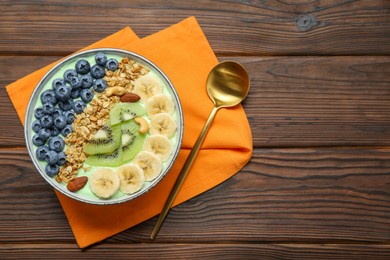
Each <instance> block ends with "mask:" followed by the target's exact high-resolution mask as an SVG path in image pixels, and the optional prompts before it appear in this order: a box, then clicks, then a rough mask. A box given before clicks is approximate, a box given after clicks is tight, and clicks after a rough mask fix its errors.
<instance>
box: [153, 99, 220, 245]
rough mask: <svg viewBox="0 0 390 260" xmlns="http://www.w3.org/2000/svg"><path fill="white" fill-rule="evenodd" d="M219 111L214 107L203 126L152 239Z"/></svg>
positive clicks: (160, 216) (166, 203)
mask: <svg viewBox="0 0 390 260" xmlns="http://www.w3.org/2000/svg"><path fill="white" fill-rule="evenodd" d="M218 109H219V107H216V106H214V108H213V110H212V111H211V113H210V116H209V118H208V119H207V122H206V124H205V125H204V126H203V129H202V131H201V132H200V134H199V137H198V140H196V143H195V145H194V147H193V148H192V150H191V153H190V154H189V155H188V157H187V160H186V162H185V163H184V166H183V168H182V169H181V171H180V173H179V175H178V177H177V179H176V182H175V185H174V186H173V188H172V190H171V193H170V194H169V197H168V199H167V201H166V202H165V205H164V208H163V210H162V212H161V213H160V215H159V217H158V219H157V223H156V225H155V226H154V229H153V231H152V234H151V235H150V239H152V240H153V239H154V238H155V237H156V236H157V233H158V231H159V230H160V228H161V226H162V224H163V222H164V220H165V218H166V217H167V215H168V212H169V209H170V208H171V206H172V203H173V201H174V200H175V198H176V195H177V194H178V193H179V190H180V188H181V186H182V184H183V182H184V180H185V178H186V176H187V173H188V172H189V170H190V168H191V166H192V163H193V162H194V160H195V157H196V155H197V154H198V152H199V149H200V146H201V145H202V143H203V140H204V138H205V137H206V134H207V132H208V130H209V128H210V126H211V123H212V121H213V119H214V117H215V114H216V113H217V111H218Z"/></svg>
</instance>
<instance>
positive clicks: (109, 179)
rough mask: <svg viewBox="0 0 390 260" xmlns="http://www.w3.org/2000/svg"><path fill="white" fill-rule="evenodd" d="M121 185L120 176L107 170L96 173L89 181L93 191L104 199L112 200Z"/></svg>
mask: <svg viewBox="0 0 390 260" xmlns="http://www.w3.org/2000/svg"><path fill="white" fill-rule="evenodd" d="M119 184H120V180H119V177H118V174H116V173H115V172H113V171H112V170H110V169H106V168H100V169H97V170H96V171H94V172H93V173H92V174H91V178H90V181H89V187H90V188H91V191H92V192H93V193H94V194H95V195H96V196H98V197H99V198H102V199H109V198H111V197H112V196H113V195H114V194H115V193H116V192H117V191H118V189H119Z"/></svg>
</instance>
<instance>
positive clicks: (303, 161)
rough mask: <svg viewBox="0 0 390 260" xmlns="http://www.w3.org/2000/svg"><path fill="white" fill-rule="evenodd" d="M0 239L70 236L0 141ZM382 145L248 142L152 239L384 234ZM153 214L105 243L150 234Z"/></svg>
mask: <svg viewBox="0 0 390 260" xmlns="http://www.w3.org/2000/svg"><path fill="white" fill-rule="evenodd" d="M0 168H1V169H2V178H1V181H0V190H1V193H0V243H20V242H21V243H29V242H31V243H46V242H49V241H50V243H62V242H64V243H75V241H74V238H73V235H72V233H71V230H70V227H69V224H68V222H67V220H66V218H65V215H64V213H63V211H62V209H61V206H60V205H59V202H58V200H57V198H56V197H55V195H54V193H53V191H52V190H51V188H50V187H49V185H48V184H46V183H45V182H44V180H43V178H42V177H41V176H40V175H39V174H38V172H37V171H36V170H35V168H34V166H33V165H32V163H31V162H30V159H29V157H28V154H27V152H26V150H25V149H10V148H7V149H0ZM389 169H390V149H384V148H377V149H368V148H361V149H346V148H345V149H342V148H318V149H315V148H312V149H256V150H255V152H254V154H253V158H252V159H251V162H250V163H249V164H248V165H247V166H246V167H245V168H244V169H243V170H242V171H240V173H238V174H236V175H235V176H234V177H232V178H230V179H229V180H228V181H226V182H224V183H223V184H220V185H219V186H217V187H215V188H213V189H211V190H210V191H208V192H206V193H204V194H201V195H199V196H197V197H195V198H193V199H191V200H190V201H188V202H186V203H184V204H181V205H180V206H178V207H176V208H174V209H173V210H172V211H171V213H170V215H169V216H168V218H167V220H166V222H165V223H164V225H163V227H162V229H161V231H160V233H159V235H158V237H157V240H156V241H158V243H165V242H169V243H173V242H174V243H193V242H196V243H210V244H213V243H231V242H232V241H234V242H235V243H263V242H264V243H265V242H266V243H270V242H272V243H286V242H287V241H289V243H293V242H297V243H298V242H299V243H330V244H332V243H385V242H388V241H390V175H389V174H388V171H389ZM155 222H156V217H155V218H153V219H151V220H148V221H145V222H143V223H141V224H140V225H137V226H135V227H133V228H130V229H128V230H126V231H123V232H122V233H120V234H117V235H115V236H113V237H111V238H108V239H107V240H106V241H105V242H104V243H115V244H117V243H119V244H120V243H133V242H137V243H138V242H142V243H147V242H150V241H149V235H150V232H151V230H152V229H153V226H154V224H155Z"/></svg>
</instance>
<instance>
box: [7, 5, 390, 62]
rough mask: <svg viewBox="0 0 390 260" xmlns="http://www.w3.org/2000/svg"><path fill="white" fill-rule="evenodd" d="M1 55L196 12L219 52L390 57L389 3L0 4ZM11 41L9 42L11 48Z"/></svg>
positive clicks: (59, 49) (157, 26) (72, 43)
mask: <svg viewBox="0 0 390 260" xmlns="http://www.w3.org/2000/svg"><path fill="white" fill-rule="evenodd" d="M0 8H1V10H3V11H2V12H1V14H0V35H1V36H2V37H1V38H0V53H3V54H18V55H19V54H29V53H35V54H41V53H48V54H49V53H51V54H53V53H57V54H61V55H63V54H67V53H70V52H73V51H75V50H78V49H80V48H82V47H84V46H86V45H88V44H90V43H92V42H95V41H97V40H99V39H101V38H103V37H106V36H107V35H110V34H112V33H114V32H116V31H118V30H120V29H122V28H124V27H125V26H132V28H133V29H134V31H135V32H136V33H138V34H139V35H140V36H141V37H145V36H147V35H150V34H152V33H155V32H157V31H159V30H162V29H164V28H166V27H168V26H170V25H172V24H175V23H177V22H179V21H181V20H182V19H184V18H186V17H188V16H196V17H197V18H198V20H199V23H200V25H201V26H202V28H203V30H204V32H205V34H206V36H207V37H208V39H209V41H210V43H211V45H212V47H213V48H214V50H215V51H216V52H217V53H218V54H219V55H232V54H234V55H248V54H251V55H380V54H390V41H389V37H390V17H389V15H388V13H389V10H390V3H389V2H388V1H350V0H342V1H337V0H331V1H303V2H302V1H298V2H294V1H251V2H248V1H217V2H216V1H213V2H212V3H211V2H210V1H196V2H194V1H169V2H167V1H148V2H145V1H144V2H142V3H141V4H140V3H139V2H129V1H120V0H116V1H110V2H109V3H108V2H107V1H105V0H96V1H94V2H93V4H92V3H89V2H82V1H73V2H70V1H66V2H64V1H60V0H57V1H50V3H49V2H47V1H44V0H40V1H18V2H15V1H10V0H8V1H1V3H0ZM11 46H12V47H11Z"/></svg>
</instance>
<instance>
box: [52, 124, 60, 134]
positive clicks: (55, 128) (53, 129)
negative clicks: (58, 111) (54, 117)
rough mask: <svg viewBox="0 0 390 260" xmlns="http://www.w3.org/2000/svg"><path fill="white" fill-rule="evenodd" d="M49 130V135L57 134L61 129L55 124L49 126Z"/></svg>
mask: <svg viewBox="0 0 390 260" xmlns="http://www.w3.org/2000/svg"><path fill="white" fill-rule="evenodd" d="M50 132H51V136H57V135H59V134H60V133H61V131H60V130H59V129H58V128H57V127H55V126H52V127H50Z"/></svg>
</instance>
